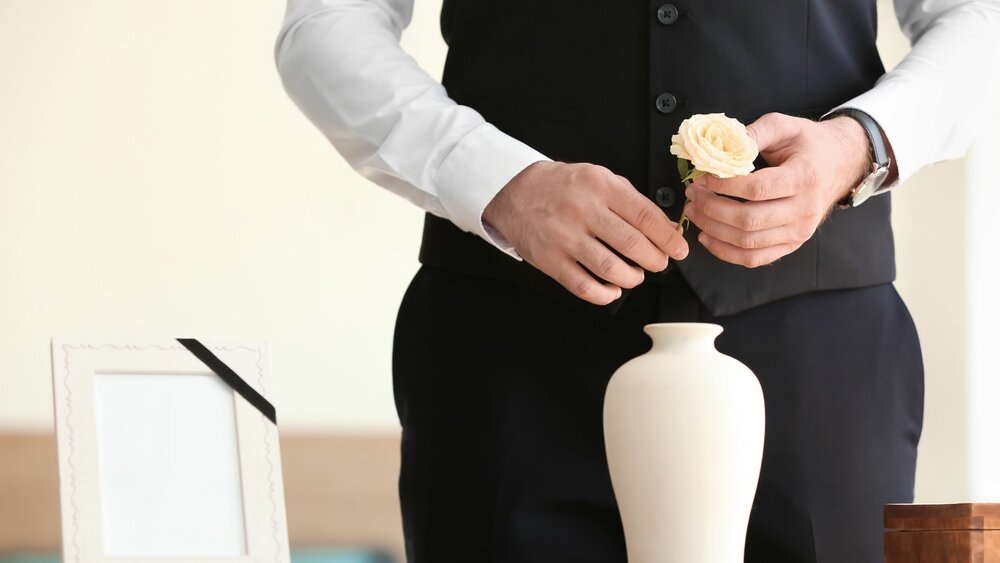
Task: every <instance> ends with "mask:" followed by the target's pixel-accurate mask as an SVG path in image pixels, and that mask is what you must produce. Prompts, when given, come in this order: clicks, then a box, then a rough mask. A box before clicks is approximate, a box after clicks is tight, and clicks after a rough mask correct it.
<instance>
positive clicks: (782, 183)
mask: <svg viewBox="0 0 1000 563" xmlns="http://www.w3.org/2000/svg"><path fill="white" fill-rule="evenodd" d="M693 184H694V185H697V186H703V187H705V188H707V189H709V190H711V191H713V192H715V193H717V194H721V195H728V196H733V197H739V198H743V199H746V200H750V201H767V200H771V199H780V198H783V197H789V196H793V195H795V194H796V193H798V191H799V189H800V187H801V186H802V181H801V174H799V170H798V168H797V167H795V165H794V163H793V162H792V160H789V161H787V162H785V163H783V164H781V165H780V166H771V167H768V168H762V169H760V170H757V171H756V172H752V173H750V174H748V175H746V176H737V177H735V178H716V177H715V176H712V175H711V174H705V175H704V176H701V177H699V178H697V179H696V180H695V181H694V182H693Z"/></svg>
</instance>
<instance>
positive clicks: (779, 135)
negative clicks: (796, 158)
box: [747, 113, 805, 156]
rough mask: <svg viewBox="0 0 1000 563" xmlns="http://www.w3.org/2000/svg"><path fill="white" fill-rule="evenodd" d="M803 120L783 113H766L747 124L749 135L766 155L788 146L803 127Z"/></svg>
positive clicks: (758, 148)
mask: <svg viewBox="0 0 1000 563" xmlns="http://www.w3.org/2000/svg"><path fill="white" fill-rule="evenodd" d="M801 121H805V120H802V119H801V118H798V117H792V116H790V115H784V114H781V113H768V114H764V115H762V116H761V117H760V118H758V119H757V121H754V122H753V123H751V124H750V125H747V135H750V138H752V139H753V140H754V142H756V143H757V150H759V151H760V153H761V154H762V155H765V156H766V155H767V154H769V153H774V152H777V151H779V150H781V149H784V148H786V147H787V146H788V144H789V142H790V141H791V139H793V138H794V137H795V136H796V135H797V134H798V132H799V130H800V129H801Z"/></svg>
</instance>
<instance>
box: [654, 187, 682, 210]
mask: <svg viewBox="0 0 1000 563" xmlns="http://www.w3.org/2000/svg"><path fill="white" fill-rule="evenodd" d="M676 201H677V193H676V192H674V190H672V189H670V188H668V187H666V186H664V187H662V188H660V189H658V190H656V203H658V204H659V205H660V207H670V206H671V205H673V204H674V202H676Z"/></svg>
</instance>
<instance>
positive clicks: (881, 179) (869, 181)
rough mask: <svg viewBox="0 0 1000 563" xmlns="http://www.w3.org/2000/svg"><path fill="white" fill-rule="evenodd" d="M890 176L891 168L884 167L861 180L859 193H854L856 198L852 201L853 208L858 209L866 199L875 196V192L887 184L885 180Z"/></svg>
mask: <svg viewBox="0 0 1000 563" xmlns="http://www.w3.org/2000/svg"><path fill="white" fill-rule="evenodd" d="M888 175H889V167H888V166H882V167H879V168H876V169H875V171H874V172H872V173H871V174H869V175H867V176H865V179H864V180H861V185H860V186H858V189H857V191H855V192H854V197H853V198H852V199H851V205H852V206H853V207H857V206H859V205H861V204H862V203H864V202H865V200H866V199H868V198H870V197H871V196H872V195H874V194H875V192H876V191H878V189H879V188H880V187H882V184H884V183H885V179H886V177H887V176H888Z"/></svg>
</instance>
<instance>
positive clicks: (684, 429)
mask: <svg viewBox="0 0 1000 563" xmlns="http://www.w3.org/2000/svg"><path fill="white" fill-rule="evenodd" d="M644 330H645V331H646V333H647V334H649V336H650V337H651V338H652V339H653V347H652V348H651V349H650V350H649V352H647V353H645V354H643V355H641V356H639V357H637V358H634V359H632V360H630V361H629V362H627V363H626V364H625V365H623V366H622V367H620V368H619V369H618V371H616V372H615V373H614V375H613V376H612V378H611V381H610V382H609V383H608V389H607V394H606V395H605V398H604V439H605V444H606V448H607V454H608V464H609V466H610V470H611V482H612V485H613V486H614V491H615V497H616V498H617V500H618V509H619V512H620V513H621V518H622V524H623V525H624V527H625V542H626V545H627V548H628V560H629V563H742V562H743V548H744V543H745V540H746V531H747V522H748V520H749V518H750V508H751V506H752V504H753V498H754V493H755V491H756V488H757V478H758V476H759V474H760V461H761V455H762V453H763V447H764V397H763V394H762V393H761V389H760V384H759V383H758V382H757V378H756V376H754V374H753V373H752V372H751V371H750V369H749V368H747V367H746V366H745V365H743V364H741V363H740V362H738V361H736V360H734V359H733V358H730V357H729V356H726V355H723V354H722V353H720V352H719V351H718V350H716V349H715V344H714V342H715V339H716V337H718V336H719V334H721V333H722V327H720V326H719V325H714V324H703V323H661V324H651V325H647V326H646V327H645V329H644Z"/></svg>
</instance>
